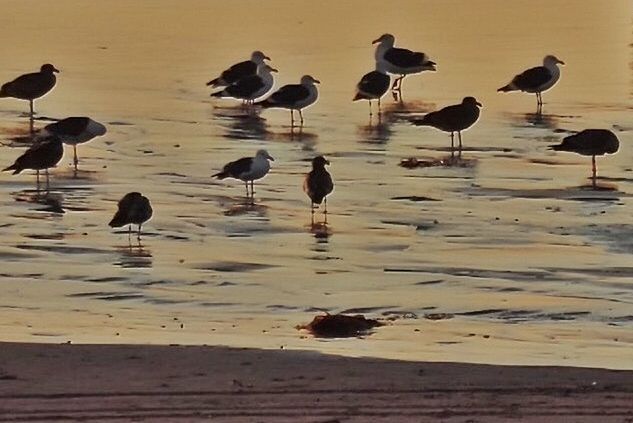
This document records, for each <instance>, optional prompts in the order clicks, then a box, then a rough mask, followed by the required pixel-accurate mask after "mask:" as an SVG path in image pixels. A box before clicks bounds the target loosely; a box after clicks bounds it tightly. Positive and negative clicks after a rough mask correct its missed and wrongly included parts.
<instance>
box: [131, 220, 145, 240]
mask: <svg viewBox="0 0 633 423" xmlns="http://www.w3.org/2000/svg"><path fill="white" fill-rule="evenodd" d="M141 226H142V224H141V223H139V224H138V233H137V234H136V239H138V240H139V241H140V240H141ZM131 227H132V225H130V228H131Z"/></svg>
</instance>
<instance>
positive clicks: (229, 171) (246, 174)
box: [211, 150, 275, 198]
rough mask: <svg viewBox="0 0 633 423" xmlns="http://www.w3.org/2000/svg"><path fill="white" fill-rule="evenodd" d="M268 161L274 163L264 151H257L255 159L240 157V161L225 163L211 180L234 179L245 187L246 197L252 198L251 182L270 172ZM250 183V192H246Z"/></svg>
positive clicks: (252, 188) (253, 192) (253, 193)
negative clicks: (241, 182)
mask: <svg viewBox="0 0 633 423" xmlns="http://www.w3.org/2000/svg"><path fill="white" fill-rule="evenodd" d="M269 160H272V161H275V159H273V158H272V157H271V156H270V154H268V152H267V151H266V150H258V151H257V153H256V154H255V157H242V158H241V159H238V160H235V161H233V162H230V163H227V164H226V165H224V167H223V168H222V171H221V172H218V173H216V174H213V175H211V177H212V178H218V179H225V178H235V179H239V180H241V181H243V182H244V184H245V185H246V197H249V196H250V197H251V198H252V197H254V195H255V191H254V186H253V181H255V180H256V179H261V178H263V177H264V176H266V175H267V174H268V172H269V171H270V162H269ZM249 182H250V183H251V192H250V194H249V192H248V183H249Z"/></svg>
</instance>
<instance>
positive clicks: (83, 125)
mask: <svg viewBox="0 0 633 423" xmlns="http://www.w3.org/2000/svg"><path fill="white" fill-rule="evenodd" d="M42 133H44V134H48V135H55V136H57V137H59V138H60V139H61V140H62V141H63V142H64V144H68V145H72V146H73V153H74V157H73V164H74V165H75V172H76V171H77V164H78V163H79V160H78V159H77V144H83V143H85V142H88V141H90V140H92V139H93V138H95V137H98V136H101V135H104V134H105V133H106V127H105V126H104V125H103V124H101V123H99V122H97V121H94V120H92V119H90V118H89V117H84V116H72V117H68V118H66V119H62V120H60V121H57V122H53V123H51V124H48V125H46V126H45V127H44V129H43V131H42Z"/></svg>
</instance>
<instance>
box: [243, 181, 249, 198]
mask: <svg viewBox="0 0 633 423" xmlns="http://www.w3.org/2000/svg"><path fill="white" fill-rule="evenodd" d="M244 185H245V186H246V198H248V197H249V195H248V181H244Z"/></svg>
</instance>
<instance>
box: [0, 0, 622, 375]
mask: <svg viewBox="0 0 633 423" xmlns="http://www.w3.org/2000/svg"><path fill="white" fill-rule="evenodd" d="M236 3H239V4H235V5H231V4H227V3H222V5H220V4H219V3H215V2H203V1H199V2H196V1H187V2H182V3H179V6H178V7H174V6H173V3H172V2H168V1H156V2H152V3H151V6H149V7H148V6H146V3H145V2H128V1H113V2H108V4H107V5H105V4H103V5H97V4H92V3H90V4H89V3H86V2H81V1H65V0H63V1H58V2H54V3H49V2H38V1H19V2H18V1H15V2H5V4H6V7H5V9H6V10H5V12H4V13H3V16H2V17H0V20H1V21H2V25H0V35H2V39H3V42H2V43H0V55H1V56H2V57H4V58H10V60H5V65H4V67H3V68H2V69H1V70H0V80H2V81H5V80H10V79H12V78H14V77H15V76H17V75H18V74H21V73H25V72H30V71H33V70H35V69H37V68H38V67H39V65H40V64H41V63H43V62H51V63H53V64H55V66H56V67H58V68H59V69H61V70H62V73H61V74H60V75H59V79H58V84H57V87H56V88H55V90H54V91H53V92H52V93H50V94H49V95H48V96H46V97H45V98H43V99H41V100H39V101H36V110H37V111H38V119H37V120H36V121H35V126H36V127H38V128H39V127H42V126H44V125H45V124H46V123H48V120H47V119H48V118H61V117H65V116H69V115H89V116H91V117H93V118H94V119H96V120H99V121H101V122H103V123H105V124H106V125H107V127H108V134H107V135H106V136H104V137H102V138H99V139H97V140H95V141H93V142H91V143H89V144H86V145H81V146H80V147H79V157H80V172H79V174H78V175H77V177H75V176H74V175H73V172H72V168H71V161H72V152H71V151H70V150H68V151H67V154H66V156H65V157H64V159H63V161H62V163H61V164H60V166H59V167H58V168H57V169H55V170H54V171H53V172H52V180H51V182H52V188H51V191H50V193H48V194H46V193H43V192H38V191H37V190H36V189H35V188H36V187H35V177H34V176H33V175H31V174H29V173H28V172H27V173H25V174H22V175H20V176H11V175H9V174H6V173H4V174H2V175H0V191H1V192H2V193H3V194H4V195H3V196H2V198H3V201H1V202H0V208H1V209H0V213H1V214H2V216H4V218H3V219H2V221H1V222H0V232H1V234H2V240H3V241H2V244H1V245H0V257H2V258H3V266H2V269H1V270H0V274H1V275H2V280H1V283H0V307H2V310H3V312H2V313H1V314H0V329H1V333H2V334H3V336H2V340H7V341H8V340H11V341H15V340H21V341H38V342H66V341H72V342H116V343H134V342H149V343H195V344H223V345H233V346H252V347H262V348H279V347H282V346H283V347H284V348H304V349H318V350H322V351H328V352H335V353H340V354H347V355H372V356H381V357H391V358H403V359H413V360H454V361H473V362H489V363H541V364H563V365H583V366H603V367H613V368H633V361H632V360H631V358H630V357H631V352H632V351H633V335H632V334H631V329H632V327H633V308H632V304H633V283H632V282H631V280H632V276H633V267H632V266H631V257H632V256H631V253H633V241H631V239H632V236H633V221H632V220H631V219H632V218H631V213H630V211H629V207H630V205H631V201H632V200H631V194H632V193H633V184H632V182H633V166H631V156H632V154H633V149H632V148H631V142H632V141H633V132H632V130H633V118H632V117H631V116H633V115H632V114H631V109H632V106H633V102H632V97H631V96H632V93H633V89H632V88H633V85H632V70H631V69H632V67H631V65H630V63H631V62H632V54H631V53H632V50H631V42H632V37H631V28H632V27H631V9H630V2H628V1H613V2H609V7H608V8H606V7H604V2H603V1H583V2H577V1H555V2H553V3H552V1H537V2H535V1H534V0H530V1H515V2H513V4H512V8H509V7H508V6H507V5H506V2H503V1H500V0H499V1H493V0H490V1H487V0H486V1H483V0H482V1H476V2H470V1H465V0H464V1H445V2H419V1H410V2H401V4H400V5H399V6H398V7H394V6H390V5H384V4H383V3H382V2H344V4H339V3H340V2H334V1H326V2H318V3H317V4H307V3H296V2H288V1H270V2H266V3H265V4H262V3H260V2H254V1H250V2H236ZM580 5H581V6H580ZM244 10H249V11H251V12H252V13H249V14H244V13H243V11H244ZM66 20H69V21H71V22H72V25H59V22H60V21H66ZM324 28H325V30H324ZM387 31H390V32H393V33H394V34H395V35H396V42H397V45H401V46H406V47H411V48H415V49H418V50H423V51H425V52H427V53H428V54H429V55H430V56H431V58H432V59H433V60H435V61H436V62H437V63H438V68H439V70H438V72H436V73H428V72H427V73H425V74H423V75H417V76H412V77H408V78H407V79H405V81H404V102H403V103H402V104H399V103H397V102H394V101H392V100H391V99H390V98H385V101H384V110H385V115H384V116H383V118H382V120H381V121H380V122H378V121H377V119H376V117H374V119H373V120H372V121H371V122H370V120H369V116H368V113H367V112H368V111H367V105H366V104H364V103H362V104H361V103H352V102H351V101H350V100H351V98H352V96H353V94H354V86H355V84H356V82H357V81H358V79H359V77H360V76H361V75H362V74H363V73H365V72H367V71H369V70H371V69H372V67H373V48H372V46H371V44H370V43H371V40H373V39H375V38H376V37H378V36H379V35H380V34H381V33H383V32H387ZM254 49H261V50H263V51H264V52H265V53H266V54H268V55H269V56H271V57H272V59H273V60H272V64H273V65H274V66H275V67H276V68H278V69H279V71H280V72H279V74H277V75H276V78H277V79H276V85H277V86H279V85H282V84H286V83H294V82H296V81H298V79H299V77H300V76H301V75H302V74H304V73H309V74H312V75H313V76H315V77H316V78H318V79H319V80H321V82H322V84H321V86H320V93H321V97H320V101H319V102H318V103H317V104H316V105H315V106H313V107H311V108H310V109H308V110H307V111H306V112H305V117H306V123H305V125H304V127H303V128H301V129H300V130H299V129H297V128H294V129H292V128H290V126H289V116H288V113H287V112H284V111H280V110H266V111H263V112H262V113H260V114H257V115H252V114H248V113H246V112H245V111H244V110H242V109H241V108H240V107H239V105H235V103H232V102H231V101H228V100H219V101H215V100H212V99H210V98H209V97H208V93H209V90H207V88H206V87H205V85H204V84H205V82H206V81H207V80H209V79H211V78H212V77H214V76H216V75H217V74H218V73H219V72H220V71H221V70H222V69H224V68H225V67H226V66H227V65H229V64H231V63H234V62H236V61H239V60H243V59H244V58H245V57H247V56H248V55H249V54H250V52H251V51H252V50H254ZM549 53H553V54H556V55H557V56H558V57H560V58H561V59H563V60H564V61H565V62H566V63H567V66H565V67H564V68H563V69H562V74H563V76H562V78H561V81H560V82H559V83H558V85H557V86H556V87H555V88H554V89H553V90H551V91H550V92H547V93H546V94H545V95H544V99H545V102H546V104H545V106H544V114H543V115H542V116H537V115H535V114H534V112H535V99H534V98H533V96H528V95H525V94H516V93H512V94H498V93H496V92H495V90H496V88H498V87H499V86H501V85H503V84H505V83H506V82H508V80H509V79H510V78H511V77H512V76H513V75H514V74H515V73H517V72H518V71H520V70H522V69H524V68H526V67H529V66H534V65H536V64H538V63H539V62H540V61H541V60H542V57H543V56H544V55H545V54H549ZM465 95H474V96H475V97H477V99H478V100H479V101H480V102H482V103H483V104H484V109H483V110H482V117H481V119H480V121H479V122H478V123H477V125H476V126H475V127H473V128H472V129H471V130H470V131H467V132H466V133H465V134H464V145H465V148H464V152H463V155H462V160H461V161H459V162H458V163H457V164H456V163H452V164H453V165H451V166H448V165H444V164H442V163H445V162H446V158H447V157H450V152H449V150H448V147H449V139H448V137H447V136H446V135H445V134H443V133H440V132H437V131H435V130H433V129H430V128H419V127H413V126H412V125H410V124H409V123H408V119H409V118H410V117H411V116H415V115H420V114H422V113H424V112H427V111H429V110H433V109H436V108H439V107H443V106H444V105H447V104H452V103H455V102H458V101H460V100H461V98H462V97H463V96H465ZM27 110H28V105H27V104H26V103H24V102H19V101H16V100H11V99H2V101H0V134H1V137H2V138H1V140H2V143H3V146H2V147H0V149H1V150H2V157H3V162H4V163H6V165H8V164H10V163H11V162H12V161H13V160H14V159H15V158H16V157H17V156H18V155H19V154H20V153H21V151H23V148H24V145H25V144H24V143H23V142H19V141H15V139H16V138H19V137H20V136H24V135H25V134H27V133H28V120H27V118H26V117H25V115H24V112H25V111H27ZM587 127H605V128H610V129H612V130H614V132H616V134H617V135H618V137H619V138H620V142H621V149H620V151H619V152H618V154H616V155H614V156H609V157H604V158H602V157H601V158H599V159H598V173H599V181H598V182H599V185H600V187H601V188H602V189H600V190H596V191H594V190H591V189H589V188H588V187H587V184H589V180H588V179H587V176H588V175H589V173H590V160H588V159H587V158H586V157H581V156H576V155H573V154H570V153H560V152H556V153H555V152H552V151H549V150H548V149H547V146H548V145H549V144H552V143H556V142H558V141H559V140H560V139H561V138H562V137H563V136H565V135H566V134H568V133H570V131H576V130H580V129H584V128H587ZM259 148H266V149H268V151H269V152H270V153H271V155H272V156H273V157H275V159H276V160H275V162H274V163H273V171H272V172H271V174H270V175H269V176H268V177H267V178H265V179H264V180H263V181H261V182H260V183H258V184H256V191H257V193H256V203H255V204H254V205H251V204H249V203H248V202H247V201H246V199H245V198H244V191H243V186H242V185H241V184H240V183H238V182H236V181H230V180H226V181H216V180H212V179H211V178H210V175H211V174H212V173H214V172H216V171H218V169H220V168H221V166H222V165H223V164H224V163H226V162H228V161H230V160H233V159H235V158H238V157H242V156H245V155H252V154H253V153H254V152H255V150H257V149H259ZM69 153H70V154H69ZM316 154H324V155H326V157H328V158H329V159H330V161H331V163H332V166H331V167H330V171H331V173H332V174H333V176H334V178H335V182H336V190H335V192H334V193H333V195H332V196H331V198H330V202H329V211H330V214H329V216H328V224H327V225H325V224H323V223H322V222H323V215H322V214H317V215H316V218H317V223H316V224H315V225H311V222H310V213H309V205H308V203H307V202H306V197H305V195H304V194H303V192H302V191H301V184H302V178H303V176H302V175H303V174H304V173H305V172H307V171H308V170H309V161H310V159H311V158H312V157H313V156H315V155H316ZM412 156H415V157H417V158H419V159H421V160H428V161H430V162H434V164H436V165H435V166H430V167H420V168H416V169H406V168H403V167H401V166H399V164H400V161H401V160H402V159H406V158H409V157H412ZM440 159H443V160H444V161H443V162H442V163H439V162H438V161H439V160H440ZM3 166H5V165H3ZM133 190H137V191H141V192H143V194H145V195H147V196H148V197H149V198H150V199H151V201H152V204H153V207H154V210H155V217H154V218H153V220H152V221H151V222H150V223H149V224H148V225H147V226H146V227H145V228H144V235H143V238H142V241H141V242H140V243H137V242H136V239H134V238H133V239H132V240H131V241H128V236H127V233H126V232H125V231H124V230H114V231H113V230H110V228H108V226H107V222H108V221H109V219H110V217H111V215H112V214H113V213H114V210H115V208H116V202H117V201H118V199H119V198H120V197H121V196H122V195H123V194H125V193H126V192H129V191H133ZM321 311H328V312H330V313H334V312H349V313H363V314H366V315H368V316H370V317H379V318H383V319H386V320H388V321H389V322H390V324H389V325H388V326H386V327H382V328H380V329H378V330H377V331H376V332H375V333H374V334H372V335H371V336H367V337H365V338H364V339H348V340H329V341H323V340H315V339H313V338H311V337H309V336H307V335H306V334H304V333H300V332H298V331H297V330H295V326H296V325H299V324H302V323H306V322H308V321H310V320H311V319H312V317H313V316H314V315H315V314H318V313H319V312H321Z"/></svg>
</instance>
